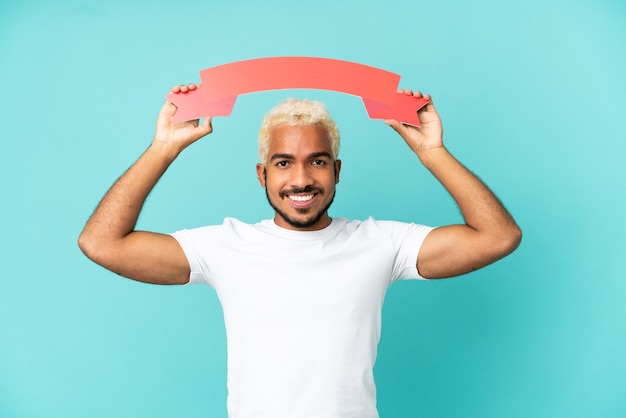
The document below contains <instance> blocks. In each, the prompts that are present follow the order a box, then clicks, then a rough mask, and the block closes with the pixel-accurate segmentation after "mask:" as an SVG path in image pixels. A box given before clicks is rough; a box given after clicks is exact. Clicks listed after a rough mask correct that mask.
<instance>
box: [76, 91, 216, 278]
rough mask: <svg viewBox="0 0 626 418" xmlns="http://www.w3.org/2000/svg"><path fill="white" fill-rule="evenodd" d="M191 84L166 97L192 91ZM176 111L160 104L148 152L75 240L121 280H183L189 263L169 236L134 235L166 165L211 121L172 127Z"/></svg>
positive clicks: (206, 129) (206, 130) (206, 131)
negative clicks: (125, 278)
mask: <svg viewBox="0 0 626 418" xmlns="http://www.w3.org/2000/svg"><path fill="white" fill-rule="evenodd" d="M196 88H197V87H196V86H195V85H193V84H190V85H189V86H183V87H174V88H172V93H186V92H187V91H189V90H195V89H196ZM175 114H176V106H175V105H174V104H172V103H170V102H169V101H168V102H166V103H165V104H164V105H163V107H162V108H161V111H160V113H159V117H158V120H157V125H156V133H155V136H154V140H153V141H152V144H151V145H150V147H149V148H148V149H147V150H146V151H145V152H144V153H143V155H141V157H140V158H139V159H138V160H137V162H135V163H134V164H133V165H132V166H131V167H130V168H129V169H128V171H126V172H125V173H124V174H123V175H122V176H121V177H120V178H119V179H118V180H117V181H116V182H115V184H114V185H113V186H112V187H111V189H110V190H109V191H108V192H107V193H106V195H105V196H104V198H103V199H102V201H101V202H100V204H99V205H98V207H97V208H96V210H95V211H94V213H93V215H91V218H89V220H88V221H87V224H86V225H85V228H84V229H83V232H82V233H81V235H80V237H79V239H78V245H79V247H80V249H81V250H82V251H83V252H84V253H85V255H86V256H87V257H89V258H90V259H91V260H93V261H94V262H96V263H98V264H100V265H101V266H103V267H105V268H107V269H109V270H111V271H113V272H115V273H118V274H120V275H122V276H125V277H128V278H131V279H134V280H138V281H142V282H147V283H155V284H183V283H187V282H188V281H189V263H188V262H187V258H186V257H185V254H184V253H183V251H182V249H181V248H180V246H179V244H178V242H177V241H176V240H175V239H174V238H173V237H171V236H169V235H164V234H158V233H153V232H143V231H135V224H136V223H137V218H138V217H139V213H140V212H141V208H142V207H143V204H144V202H145V200H146V198H147V196H148V194H149V193H150V191H151V190H152V189H153V188H154V185H155V184H156V183H157V181H158V180H159V178H161V176H162V175H163V173H165V171H166V170H167V168H168V167H169V165H170V164H171V163H172V162H173V161H174V159H176V157H177V156H178V155H179V154H180V152H182V151H183V150H184V149H185V148H186V147H187V146H189V145H190V144H192V143H193V142H195V141H197V140H198V139H200V138H202V137H203V136H205V135H207V134H209V133H211V131H212V126H211V119H210V118H207V119H205V120H204V121H203V123H202V124H199V121H198V120H195V121H189V122H183V123H180V124H173V123H172V118H173V117H174V115H175Z"/></svg>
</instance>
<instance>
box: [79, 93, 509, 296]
mask: <svg viewBox="0 0 626 418" xmlns="http://www.w3.org/2000/svg"><path fill="white" fill-rule="evenodd" d="M199 87H201V86H196V85H194V84H189V85H187V86H175V87H173V88H172V90H171V92H172V93H177V94H185V93H187V92H188V91H192V90H195V89H197V88H199ZM402 92H403V93H404V94H407V95H413V96H415V97H422V93H420V92H415V93H413V92H412V91H411V90H402ZM423 97H424V98H426V99H428V100H431V97H430V96H429V95H424V96H423ZM176 110H177V109H176V106H175V105H174V104H172V103H171V102H169V101H168V102H166V103H165V104H164V105H163V108H162V109H161V111H160V113H159V117H158V120H157V124H156V131H155V136H154V140H153V141H152V144H151V145H150V147H149V148H148V149H147V150H146V151H145V152H144V153H143V154H142V155H141V156H140V157H139V159H138V160H137V162H135V164H133V166H131V168H129V169H128V171H127V172H126V173H124V174H123V175H122V176H121V177H120V178H119V179H118V180H117V182H115V184H114V185H113V186H112V187H111V189H109V191H108V192H107V193H106V195H105V196H104V198H103V199H102V201H101V202H100V204H99V205H98V207H97V208H96V210H95V211H94V213H93V214H92V216H91V217H90V219H89V220H88V221H87V224H86V225H85V228H84V230H83V232H82V233H81V235H80V237H79V239H78V244H79V247H80V248H81V250H82V251H83V252H84V253H85V255H87V257H89V258H90V259H92V260H93V261H94V262H96V263H98V264H100V265H102V266H104V267H105V268H107V269H109V270H111V271H113V272H116V273H118V274H120V275H122V276H125V277H128V278H131V279H134V280H138V281H143V282H148V283H155V284H183V283H187V282H188V281H189V274H190V268H189V264H188V262H187V259H186V257H185V255H184V253H183V251H182V249H181V248H180V246H179V244H178V242H177V241H176V240H175V239H174V238H173V237H171V236H169V235H164V234H159V233H154V232H145V231H137V230H135V225H136V222H137V218H138V216H139V213H140V212H141V208H142V207H143V204H144V202H145V200H146V198H147V196H148V194H149V193H150V191H151V190H152V189H153V188H154V186H155V184H156V183H157V181H158V180H159V178H160V177H161V176H162V175H163V174H164V173H165V171H166V170H167V168H168V167H169V165H170V164H171V163H172V162H173V161H174V160H175V159H176V157H177V156H178V155H179V154H180V153H181V152H182V151H183V150H184V149H186V148H187V147H188V146H189V145H191V144H192V143H194V142H195V141H197V140H199V139H200V138H202V137H204V136H206V135H208V134H210V133H211V132H212V126H211V118H207V119H205V120H204V121H202V123H200V121H198V120H194V121H189V122H183V123H179V124H174V123H173V122H172V118H173V117H174V115H175V113H176ZM418 116H419V118H420V121H421V122H422V126H421V128H416V127H413V126H407V125H403V124H401V123H399V122H397V121H395V120H387V121H385V123H386V124H387V125H389V126H390V127H391V128H393V129H394V130H395V131H396V132H397V133H398V134H399V135H400V136H401V137H402V138H403V139H404V141H405V142H406V143H407V145H408V146H409V148H410V149H411V150H412V152H413V153H415V155H416V156H417V158H418V159H419V161H421V163H422V164H423V165H424V166H425V167H426V168H427V169H428V170H430V172H431V173H432V174H433V175H434V176H435V177H436V178H437V179H438V180H439V181H440V182H441V184H442V185H443V186H444V187H445V188H446V189H447V190H448V192H449V193H450V195H451V196H452V197H453V198H454V200H455V201H456V203H457V205H458V206H459V209H460V210H461V213H462V215H463V219H464V223H463V224H459V225H449V226H444V227H440V228H437V229H435V230H433V231H432V232H431V233H430V234H429V235H428V236H427V237H426V239H425V241H424V243H423V245H422V248H421V250H420V252H419V254H416V255H415V256H416V266H417V269H418V271H419V272H420V274H421V275H422V276H423V277H425V278H431V279H434V278H444V277H451V276H457V275H460V274H465V273H468V272H471V271H473V270H476V269H479V268H481V267H483V266H486V265H488V264H490V263H493V262H494V261H496V260H498V259H500V258H502V257H504V256H506V255H507V254H509V253H510V252H512V251H513V250H515V248H517V246H518V245H519V243H520V240H521V231H520V229H519V227H518V226H517V224H516V223H515V221H514V220H513V218H512V217H511V215H510V214H509V213H508V212H507V211H506V209H505V208H504V206H503V205H502V204H501V203H500V201H499V200H498V199H497V198H496V196H495V195H494V194H493V193H492V192H491V191H490V190H489V188H487V186H486V185H485V184H484V183H482V182H481V181H480V180H479V179H478V178H477V177H476V176H475V175H474V174H472V173H471V172H470V171H469V170H467V169H466V168H465V167H464V166H463V165H462V164H461V163H459V162H458V161H457V160H456V159H455V158H454V157H453V156H452V155H451V154H450V153H449V152H448V150H447V149H446V148H445V146H444V144H443V128H442V124H441V120H440V118H439V115H438V113H437V111H436V110H435V106H434V105H433V103H432V101H431V102H430V103H429V104H428V105H427V106H425V107H424V108H422V109H420V111H419V112H418ZM256 169H257V175H258V177H259V181H260V183H261V186H262V187H264V188H265V190H266V193H267V197H268V200H269V201H270V204H271V205H272V206H273V207H274V208H275V217H274V219H275V222H276V224H277V225H279V226H281V227H283V228H287V229H294V230H302V231H310V230H318V229H321V228H324V227H326V226H328V225H329V224H330V222H331V218H330V216H329V215H328V207H329V205H330V204H331V203H332V199H333V197H334V194H335V185H336V184H337V183H338V182H339V173H340V170H341V161H339V160H337V161H333V160H332V158H330V146H329V143H328V140H327V138H326V135H325V132H324V131H323V130H322V129H321V128H320V127H318V126H305V127H291V126H287V125H281V126H278V127H276V128H275V129H274V131H273V132H272V141H271V144H270V152H269V153H268V159H267V161H265V162H262V164H258V165H257V168H256ZM289 196H291V197H292V198H291V199H290V197H289ZM294 196H296V197H295V198H294ZM309 198H310V200H307V201H306V202H298V201H296V200H302V199H309Z"/></svg>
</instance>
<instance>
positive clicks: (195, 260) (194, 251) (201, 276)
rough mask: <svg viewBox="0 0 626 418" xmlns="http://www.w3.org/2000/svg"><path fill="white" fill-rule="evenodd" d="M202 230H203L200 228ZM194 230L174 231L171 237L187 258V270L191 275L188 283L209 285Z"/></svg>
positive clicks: (205, 267)
mask: <svg viewBox="0 0 626 418" xmlns="http://www.w3.org/2000/svg"><path fill="white" fill-rule="evenodd" d="M201 229H204V228H201ZM194 231H195V230H189V229H183V230H181V231H176V232H174V233H173V234H170V235H171V236H173V237H174V238H175V239H176V241H178V244H179V245H180V246H181V248H182V249H183V252H184V253H185V256H186V257H187V261H188V262H189V268H190V270H191V273H190V274H189V283H188V284H195V283H204V284H209V280H208V274H207V273H208V271H207V270H208V269H207V266H206V263H205V261H204V260H203V258H202V256H201V251H200V249H199V243H198V239H197V237H196V235H197V234H196V233H195V232H194Z"/></svg>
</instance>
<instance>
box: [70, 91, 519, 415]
mask: <svg viewBox="0 0 626 418" xmlns="http://www.w3.org/2000/svg"><path fill="white" fill-rule="evenodd" d="M196 88H198V87H197V86H195V85H189V86H181V87H174V88H173V89H172V92H173V93H179V94H184V93H185V92H187V91H189V90H194V89H196ZM403 92H404V93H405V94H409V95H411V94H412V95H414V96H417V97H421V93H419V92H418V93H413V92H411V91H410V90H404V91H403ZM425 98H427V99H430V97H429V96H425ZM175 113H176V107H175V106H174V105H173V104H172V103H170V102H166V103H165V105H164V106H163V108H162V109H161V112H160V114H159V118H158V121H157V127H156V134H155V137H154V141H153V142H152V145H151V146H150V147H149V148H148V150H147V151H146V152H145V153H144V154H143V155H142V156H141V157H140V158H139V160H138V161H137V162H136V163H135V164H134V165H133V166H132V167H131V168H130V169H129V170H128V171H127V172H126V173H125V174H124V175H123V176H122V177H121V178H120V179H119V180H118V181H117V182H116V183H115V184H114V185H113V187H112V188H111V189H110V190H109V191H108V192H107V194H106V195H105V197H104V198H103V200H102V202H101V203H100V204H99V206H98V207H97V209H96V210H95V212H94V214H93V215H92V216H91V218H90V219H89V221H88V222H87V225H86V226H85V229H84V231H83V233H82V234H81V236H80V238H79V245H80V248H81V249H82V250H83V251H84V252H85V254H86V255H87V256H88V257H89V258H91V259H92V260H93V261H95V262H96V263H98V264H101V265H102V266H104V267H106V268H108V269H110V270H112V271H114V272H116V273H118V274H121V275H123V276H125V277H129V278H131V279H134V280H139V281H143V282H148V283H156V284H185V283H189V282H192V283H207V284H209V285H211V286H213V287H214V288H215V290H216V292H217V294H218V296H219V299H220V301H221V303H222V306H223V309H224V319H225V322H226V332H227V341H228V391H229V396H228V413H229V417H232V418H235V417H236V418H248V417H254V418H263V417H267V418H270V417H271V418H281V417H285V418H287V417H288V418H294V417H296V418H302V417H318V418H344V417H359V418H375V417H378V412H377V410H376V391H375V385H374V379H373V367H374V363H375V359H376V350H377V345H378V340H379V337H380V326H381V324H380V315H381V309H382V302H383V299H384V295H385V291H386V289H387V288H388V286H389V285H390V284H391V283H392V282H393V281H395V280H398V279H420V278H423V279H435V278H444V277H451V276H456V275H460V274H464V273H467V272H470V271H473V270H476V269H478V268H481V267H483V266H485V265H487V264H490V263H492V262H494V261H496V260H498V259H500V258H502V257H504V256H506V255H507V254H509V253H510V252H511V251H513V250H514V249H515V248H516V247H517V246H518V245H519V242H520V240H521V232H520V229H519V228H518V227H517V225H516V223H515V221H514V220H513V218H512V217H511V216H510V215H509V213H508V212H507V211H506V210H505V208H504V207H503V206H502V205H501V204H500V202H499V201H498V199H497V198H496V197H495V196H494V195H493V193H492V192H491V191H490V190H489V189H488V188H487V187H486V186H485V185H484V184H483V183H482V182H481V181H480V180H479V179H478V178H477V177H476V176H474V175H473V174H472V173H471V172H470V171H468V170H467V169H466V168H465V167H463V166H462V165H461V164H460V163H459V162H458V161H457V160H456V159H455V158H454V157H453V156H452V155H451V154H450V153H449V152H448V151H447V150H446V148H445V147H444V145H443V141H442V134H443V130H442V125H441V121H440V119H439V115H438V114H437V112H436V110H435V107H434V105H433V104H432V102H431V103H430V104H428V105H427V106H426V107H425V108H423V109H422V110H420V111H419V118H420V120H421V121H422V127H421V128H416V127H411V126H405V125H403V124H400V123H398V122H397V121H394V120H388V121H386V123H387V124H388V125H390V126H391V127H392V128H393V129H394V130H396V131H397V132H398V133H399V134H400V136H401V137H402V138H403V139H404V140H405V141H406V143H407V144H408V146H409V147H410V148H411V150H412V151H413V152H414V153H415V154H416V156H417V157H418V158H419V160H420V161H421V162H422V164H424V165H425V166H426V167H427V168H428V169H429V170H430V171H431V172H432V173H433V174H434V175H435V176H436V178H437V179H438V180H439V181H440V182H441V183H442V184H443V185H444V186H445V188H446V189H447V190H448V191H449V192H450V194H451V195H452V197H453V198H454V200H455V201H456V203H457V204H458V206H459V208H460V210H461V213H462V215H463V218H464V221H465V224H463V225H450V226H445V227H440V228H430V227H426V226H422V225H417V224H406V223H401V222H395V221H375V220H373V219H368V220H366V221H349V220H347V219H341V218H331V217H330V216H329V214H328V208H329V207H330V205H331V204H332V201H333V198H334V195H335V186H336V184H337V183H338V182H339V174H340V171H341V161H340V160H339V159H338V158H337V155H338V151H339V132H338V130H337V127H336V126H335V123H334V121H333V120H332V119H331V118H330V116H329V115H328V113H327V111H326V109H325V108H324V107H323V106H322V105H321V104H319V103H316V102H308V101H298V100H288V101H286V102H283V103H281V104H279V105H278V106H277V107H276V108H274V109H273V110H271V111H270V112H269V113H268V114H267V115H266V117H265V119H264V121H263V125H262V127H261V131H260V134H259V157H260V163H259V164H257V174H258V177H259V181H260V184H261V186H262V187H263V188H265V191H266V194H267V198H268V201H269V203H270V205H271V206H272V207H273V208H274V211H275V216H274V218H273V219H272V220H265V221H262V222H260V223H257V224H254V225H249V224H244V223H242V222H240V221H238V220H236V219H232V218H227V219H225V221H224V223H223V224H222V225H214V226H207V227H203V228H197V229H193V230H184V231H179V232H177V233H175V234H172V235H164V234H157V233H152V232H143V231H135V230H134V228H135V223H136V221H137V217H138V216H139V213H140V210H141V208H142V205H143V203H144V201H145V199H146V197H147V195H148V194H149V192H150V191H151V190H152V188H153V187H154V185H155V184H156V182H157V180H158V179H159V178H160V177H161V175H162V174H163V173H164V172H165V170H166V169H167V167H168V166H169V165H170V164H171V163H172V162H173V161H174V159H175V158H176V157H177V156H178V154H179V153H180V152H181V151H183V150H184V149H185V148H186V147H187V146H189V145H190V144H191V143H193V142H195V141H196V140H198V139H200V138H201V137H203V136H205V135H207V134H209V133H211V131H212V126H211V120H210V118H208V119H206V120H204V122H203V123H202V124H200V123H199V121H197V120H196V121H190V122H185V123H181V124H173V123H172V122H171V121H172V118H173V116H174V114H175Z"/></svg>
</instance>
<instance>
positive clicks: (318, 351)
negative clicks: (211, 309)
mask: <svg viewBox="0 0 626 418" xmlns="http://www.w3.org/2000/svg"><path fill="white" fill-rule="evenodd" d="M431 230H432V228H431V227H427V226H423V225H416V224H407V223H401V222H394V221H375V220H373V219H371V218H370V219H368V220H366V221H349V220H347V219H337V218H335V219H333V220H332V223H331V224H330V225H329V226H328V227H327V228H325V229H323V230H319V231H310V232H304V231H293V230H287V229H284V228H281V227H279V226H277V225H276V224H275V223H274V221H273V220H266V221H262V222H260V223H258V224H254V225H249V224H245V223H243V222H240V221H238V220H236V219H232V218H226V219H225V220H224V223H223V224H222V225H215V226H207V227H202V228H197V229H191V230H183V231H178V232H176V233H174V234H173V236H174V237H175V238H176V239H177V240H178V242H179V243H180V245H181V247H182V248H183V251H184V252H185V254H186V255H187V258H188V260H189V265H190V267H191V275H190V283H206V284H209V285H211V286H213V287H214V288H215V290H216V292H217V295H218V297H219V299H220V302H221V303H222V307H223V310H224V320H225V323H226V335H227V344H228V349H227V353H228V402H227V407H228V414H229V417H230V418H308V417H311V418H313V417H315V418H348V417H354V418H377V417H378V412H377V410H376V387H375V385H374V377H373V368H374V363H375V361H376V354H377V346H378V341H379V338H380V328H381V311H382V304H383V299H384V297H385V292H386V290H387V287H388V286H389V285H390V284H391V283H392V282H393V281H395V280H398V279H420V278H421V277H420V276H419V274H418V272H417V268H416V260H417V254H418V252H419V249H420V247H421V245H422V243H423V241H424V238H425V237H426V235H427V234H428V233H429V232H430V231H431Z"/></svg>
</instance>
